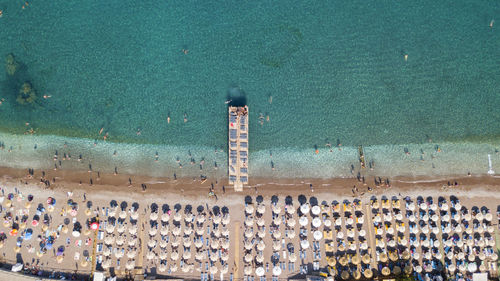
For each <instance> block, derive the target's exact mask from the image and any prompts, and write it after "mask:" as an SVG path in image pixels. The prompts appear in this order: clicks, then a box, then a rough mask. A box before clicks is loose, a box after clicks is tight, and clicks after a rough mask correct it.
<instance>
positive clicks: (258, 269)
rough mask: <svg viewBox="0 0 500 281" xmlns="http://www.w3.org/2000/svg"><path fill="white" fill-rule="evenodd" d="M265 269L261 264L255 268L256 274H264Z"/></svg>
mask: <svg viewBox="0 0 500 281" xmlns="http://www.w3.org/2000/svg"><path fill="white" fill-rule="evenodd" d="M264 273H265V270H264V268H263V267H262V266H259V267H257V268H256V269H255V274H256V275H257V276H259V277H261V276H264Z"/></svg>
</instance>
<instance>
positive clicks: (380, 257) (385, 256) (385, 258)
mask: <svg viewBox="0 0 500 281" xmlns="http://www.w3.org/2000/svg"><path fill="white" fill-rule="evenodd" d="M379 259H380V261H381V262H387V260H388V257H387V254H386V253H381V254H380V255H379Z"/></svg>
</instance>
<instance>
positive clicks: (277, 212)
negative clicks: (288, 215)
mask: <svg viewBox="0 0 500 281" xmlns="http://www.w3.org/2000/svg"><path fill="white" fill-rule="evenodd" d="M273 213H275V214H279V213H281V207H280V206H278V205H273Z"/></svg>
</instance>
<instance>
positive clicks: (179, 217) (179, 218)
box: [174, 212, 182, 222]
mask: <svg viewBox="0 0 500 281" xmlns="http://www.w3.org/2000/svg"><path fill="white" fill-rule="evenodd" d="M181 220H182V214H181V213H180V212H176V213H175V215H174V221H176V222H180V221H181Z"/></svg>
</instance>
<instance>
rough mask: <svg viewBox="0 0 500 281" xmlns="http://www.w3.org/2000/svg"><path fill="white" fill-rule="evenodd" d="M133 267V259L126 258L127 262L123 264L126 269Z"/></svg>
mask: <svg viewBox="0 0 500 281" xmlns="http://www.w3.org/2000/svg"><path fill="white" fill-rule="evenodd" d="M134 267H135V261H134V260H128V261H127V263H126V264H125V268H126V269H127V270H132V269H134Z"/></svg>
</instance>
